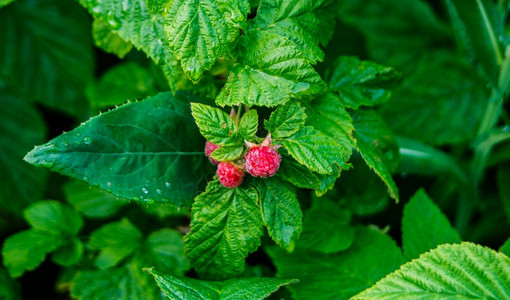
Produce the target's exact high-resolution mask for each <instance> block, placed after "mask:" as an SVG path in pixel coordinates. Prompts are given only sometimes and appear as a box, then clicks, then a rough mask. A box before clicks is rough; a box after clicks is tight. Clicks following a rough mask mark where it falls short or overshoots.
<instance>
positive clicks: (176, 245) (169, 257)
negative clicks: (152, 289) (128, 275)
mask: <svg viewBox="0 0 510 300" xmlns="http://www.w3.org/2000/svg"><path fill="white" fill-rule="evenodd" d="M145 245H146V248H147V249H148V251H147V252H145V251H144V253H143V255H144V256H145V257H147V260H148V261H150V264H147V265H151V266H155V267H156V268H158V269H159V270H164V271H165V272H171V273H172V274H175V275H183V274H184V272H185V271H187V270H188V269H189V262H188V261H187V259H186V256H184V242H183V240H182V235H181V234H180V233H179V232H177V231H175V230H173V229H170V228H163V229H160V230H158V231H155V232H153V233H151V234H150V235H149V236H148V237H147V240H146V241H145Z"/></svg>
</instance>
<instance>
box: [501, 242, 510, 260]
mask: <svg viewBox="0 0 510 300" xmlns="http://www.w3.org/2000/svg"><path fill="white" fill-rule="evenodd" d="M499 252H501V253H504V254H505V255H506V256H508V257H510V238H508V239H507V240H506V242H505V243H504V244H503V245H502V246H501V247H500V248H499Z"/></svg>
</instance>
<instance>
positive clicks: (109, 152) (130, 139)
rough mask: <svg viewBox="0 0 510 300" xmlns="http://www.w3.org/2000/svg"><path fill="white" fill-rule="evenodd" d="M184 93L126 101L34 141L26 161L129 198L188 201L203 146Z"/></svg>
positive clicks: (197, 172) (194, 190)
mask: <svg viewBox="0 0 510 300" xmlns="http://www.w3.org/2000/svg"><path fill="white" fill-rule="evenodd" d="M187 97H189V95H188V94H184V93H177V94H176V95H175V96H172V95H171V94H170V93H160V94H158V95H156V96H154V97H151V98H148V99H146V100H144V101H143V102H136V103H129V104H126V105H124V106H122V107H119V108H117V109H114V110H111V111H109V112H107V113H104V114H101V115H99V116H96V117H94V118H92V119H90V120H89V121H87V122H86V123H84V124H82V125H81V126H79V127H78V128H76V129H74V130H73V131H70V132H67V133H64V134H62V135H60V136H58V137H57V138H55V139H53V140H51V141H50V142H48V143H47V144H45V145H42V146H37V147H36V148H35V149H34V150H32V152H30V153H29V154H27V156H26V157H25V160H27V161H28V162H30V163H32V164H34V165H36V166H45V167H48V168H50V169H52V170H54V171H57V172H59V173H61V174H64V175H67V176H70V177H72V178H76V179H79V180H83V181H86V182H88V183H89V184H91V185H94V186H98V187H100V188H102V189H104V190H107V191H111V192H112V193H113V194H114V195H117V196H121V197H125V198H127V199H130V200H137V201H140V200H141V199H143V200H144V201H149V202H150V201H160V202H170V203H172V204H174V205H177V206H182V205H189V204H190V203H191V201H192V199H193V196H194V195H195V193H196V189H197V185H198V181H199V180H200V179H201V177H202V172H203V170H202V169H201V167H202V165H201V163H202V161H203V160H202V156H203V151H202V147H203V146H202V144H201V141H200V140H199V139H197V138H195V137H198V136H199V133H198V131H197V130H196V127H195V125H194V124H193V119H192V118H191V116H190V110H189V104H187V103H186V102H187V101H188V99H187ZM197 150H199V151H197ZM195 151H196V152H195Z"/></svg>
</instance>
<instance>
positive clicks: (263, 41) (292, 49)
mask: <svg viewBox="0 0 510 300" xmlns="http://www.w3.org/2000/svg"><path fill="white" fill-rule="evenodd" d="M239 44H240V46H239V50H238V52H239V53H240V54H239V55H240V57H241V59H240V60H239V61H238V64H236V65H234V68H233V69H232V72H231V73H230V75H229V77H228V78H227V82H226V84H225V86H224V87H223V89H222V90H221V92H220V94H219V95H218V97H217V98H216V103H217V104H218V105H221V106H225V105H239V104H241V103H244V104H247V105H259V106H277V105H279V104H284V103H285V102H287V101H288V100H289V99H290V98H291V97H294V96H299V95H303V94H306V95H310V94H316V93H319V92H321V91H322V90H324V88H325V87H326V84H325V83H324V82H323V81H322V79H321V78H320V76H319V74H317V72H316V71H315V70H314V69H313V67H312V66H311V65H310V64H309V63H308V62H307V60H306V58H305V56H304V55H303V53H302V52H301V51H300V50H299V49H298V48H297V46H296V45H295V44H294V43H293V42H292V41H291V40H289V39H288V38H285V37H282V36H280V35H278V34H275V33H271V32H267V31H257V30H252V31H249V32H248V33H247V34H246V35H244V36H243V38H242V39H241V41H240V42H239Z"/></svg>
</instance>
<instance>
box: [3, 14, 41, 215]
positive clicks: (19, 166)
mask: <svg viewBox="0 0 510 300" xmlns="http://www.w3.org/2000/svg"><path fill="white" fill-rule="evenodd" d="M2 10H3V9H2ZM1 22H2V20H0V23H1ZM0 39H2V37H0ZM0 48H3V47H0ZM1 51H2V49H0V52H1ZM0 95H1V96H0V106H1V107H2V109H0V119H1V120H2V122H0V169H1V170H2V172H0V219H2V218H5V220H7V219H8V218H7V217H6V216H5V215H4V213H5V214H10V215H13V216H16V217H17V218H20V219H21V215H22V211H23V209H24V208H25V207H26V206H28V205H29V204H30V203H32V202H34V201H37V200H39V199H41V197H42V196H43V192H44V189H45V187H46V178H47V172H46V171H45V170H39V169H35V168H34V167H33V166H30V165H29V164H27V163H26V162H24V161H23V160H22V158H23V155H24V154H25V153H27V151H29V150H30V148H31V147H32V146H33V145H34V144H39V143H42V142H44V140H45V135H46V126H45V124H44V121H43V119H42V116H41V115H40V114H39V112H38V111H37V110H36V109H35V107H34V106H32V105H31V104H30V103H28V101H27V100H26V99H24V98H22V97H20V96H19V95H17V94H15V93H13V92H11V91H10V90H8V89H6V88H4V87H3V81H1V80H0Z"/></svg>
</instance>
